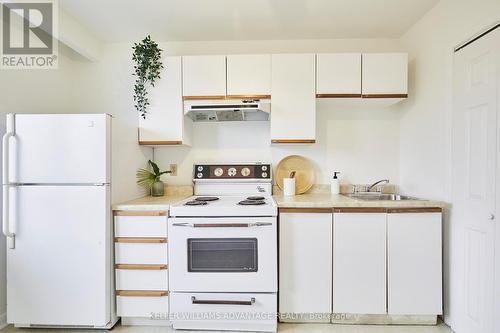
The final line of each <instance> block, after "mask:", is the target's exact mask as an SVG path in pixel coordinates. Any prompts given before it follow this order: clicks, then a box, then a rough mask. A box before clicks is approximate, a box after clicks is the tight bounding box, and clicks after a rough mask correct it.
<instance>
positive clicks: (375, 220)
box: [333, 209, 387, 314]
mask: <svg viewBox="0 0 500 333" xmlns="http://www.w3.org/2000/svg"><path fill="white" fill-rule="evenodd" d="M348 211H349V210H347V211H346V212H344V210H335V214H334V215H333V226H334V227H333V313H360V314H385V313H386V250H385V242H386V238H385V235H386V218H387V214H386V213H385V212H377V211H372V210H368V209H364V210H363V211H362V212H359V213H350V212H348ZM337 212H338V213H337Z"/></svg>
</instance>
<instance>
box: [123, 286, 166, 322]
mask: <svg viewBox="0 0 500 333" xmlns="http://www.w3.org/2000/svg"><path fill="white" fill-rule="evenodd" d="M116 312H117V315H118V316H119V317H141V318H158V317H161V318H168V293H167V292H160V291H155V292H153V291H149V292H146V291H144V292H141V291H117V297H116Z"/></svg>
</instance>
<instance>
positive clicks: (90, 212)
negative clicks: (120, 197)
mask: <svg viewBox="0 0 500 333" xmlns="http://www.w3.org/2000/svg"><path fill="white" fill-rule="evenodd" d="M109 193H110V192H109V186H19V187H13V188H11V198H12V200H11V204H12V206H15V208H14V207H13V208H12V209H11V216H10V222H11V229H12V228H13V229H14V231H15V233H16V246H15V248H14V249H7V304H8V306H7V321H8V322H9V323H13V324H18V325H50V326H53V325H54V326H55V325H64V326H69V325H77V326H104V325H106V324H107V323H108V322H109V321H110V311H111V310H110V307H111V292H112V290H111V269H110V265H111V256H112V252H111V251H112V250H111V249H112V248H111V225H110V223H111V218H110V214H111V212H110V208H109Z"/></svg>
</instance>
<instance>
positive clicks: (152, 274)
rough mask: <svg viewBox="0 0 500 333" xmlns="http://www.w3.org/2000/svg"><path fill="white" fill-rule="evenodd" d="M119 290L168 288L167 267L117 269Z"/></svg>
mask: <svg viewBox="0 0 500 333" xmlns="http://www.w3.org/2000/svg"><path fill="white" fill-rule="evenodd" d="M115 274H116V289H117V290H168V271H167V270H166V269H155V270H151V269H115Z"/></svg>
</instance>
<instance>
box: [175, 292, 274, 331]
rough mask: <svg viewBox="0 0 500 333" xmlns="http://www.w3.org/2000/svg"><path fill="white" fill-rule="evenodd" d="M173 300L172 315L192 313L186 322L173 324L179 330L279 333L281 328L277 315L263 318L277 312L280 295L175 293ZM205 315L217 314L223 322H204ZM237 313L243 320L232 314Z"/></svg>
mask: <svg viewBox="0 0 500 333" xmlns="http://www.w3.org/2000/svg"><path fill="white" fill-rule="evenodd" d="M170 297H171V300H170V301H171V305H170V306H171V308H172V311H171V312H172V313H189V314H190V316H189V318H186V319H183V318H176V319H174V320H173V321H172V324H173V328H175V329H193V330H203V329H210V330H236V331H269V332H276V329H277V320H276V318H275V317H274V316H265V315H262V314H268V313H269V314H270V313H275V312H277V310H278V308H277V296H276V294H251V293H242V294H236V293H229V294H228V293H172V294H171V295H170ZM193 297H194V298H193ZM211 303H214V304H211ZM245 303H250V304H245ZM204 313H217V314H220V315H221V316H222V319H221V318H214V319H211V318H207V319H204V317H203V314H204ZM235 313H237V314H239V315H240V316H239V318H238V316H233V315H232V314H235ZM259 314H260V316H259ZM253 315H255V317H253ZM193 318H203V319H201V320H197V319H193ZM241 318H243V319H241Z"/></svg>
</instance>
